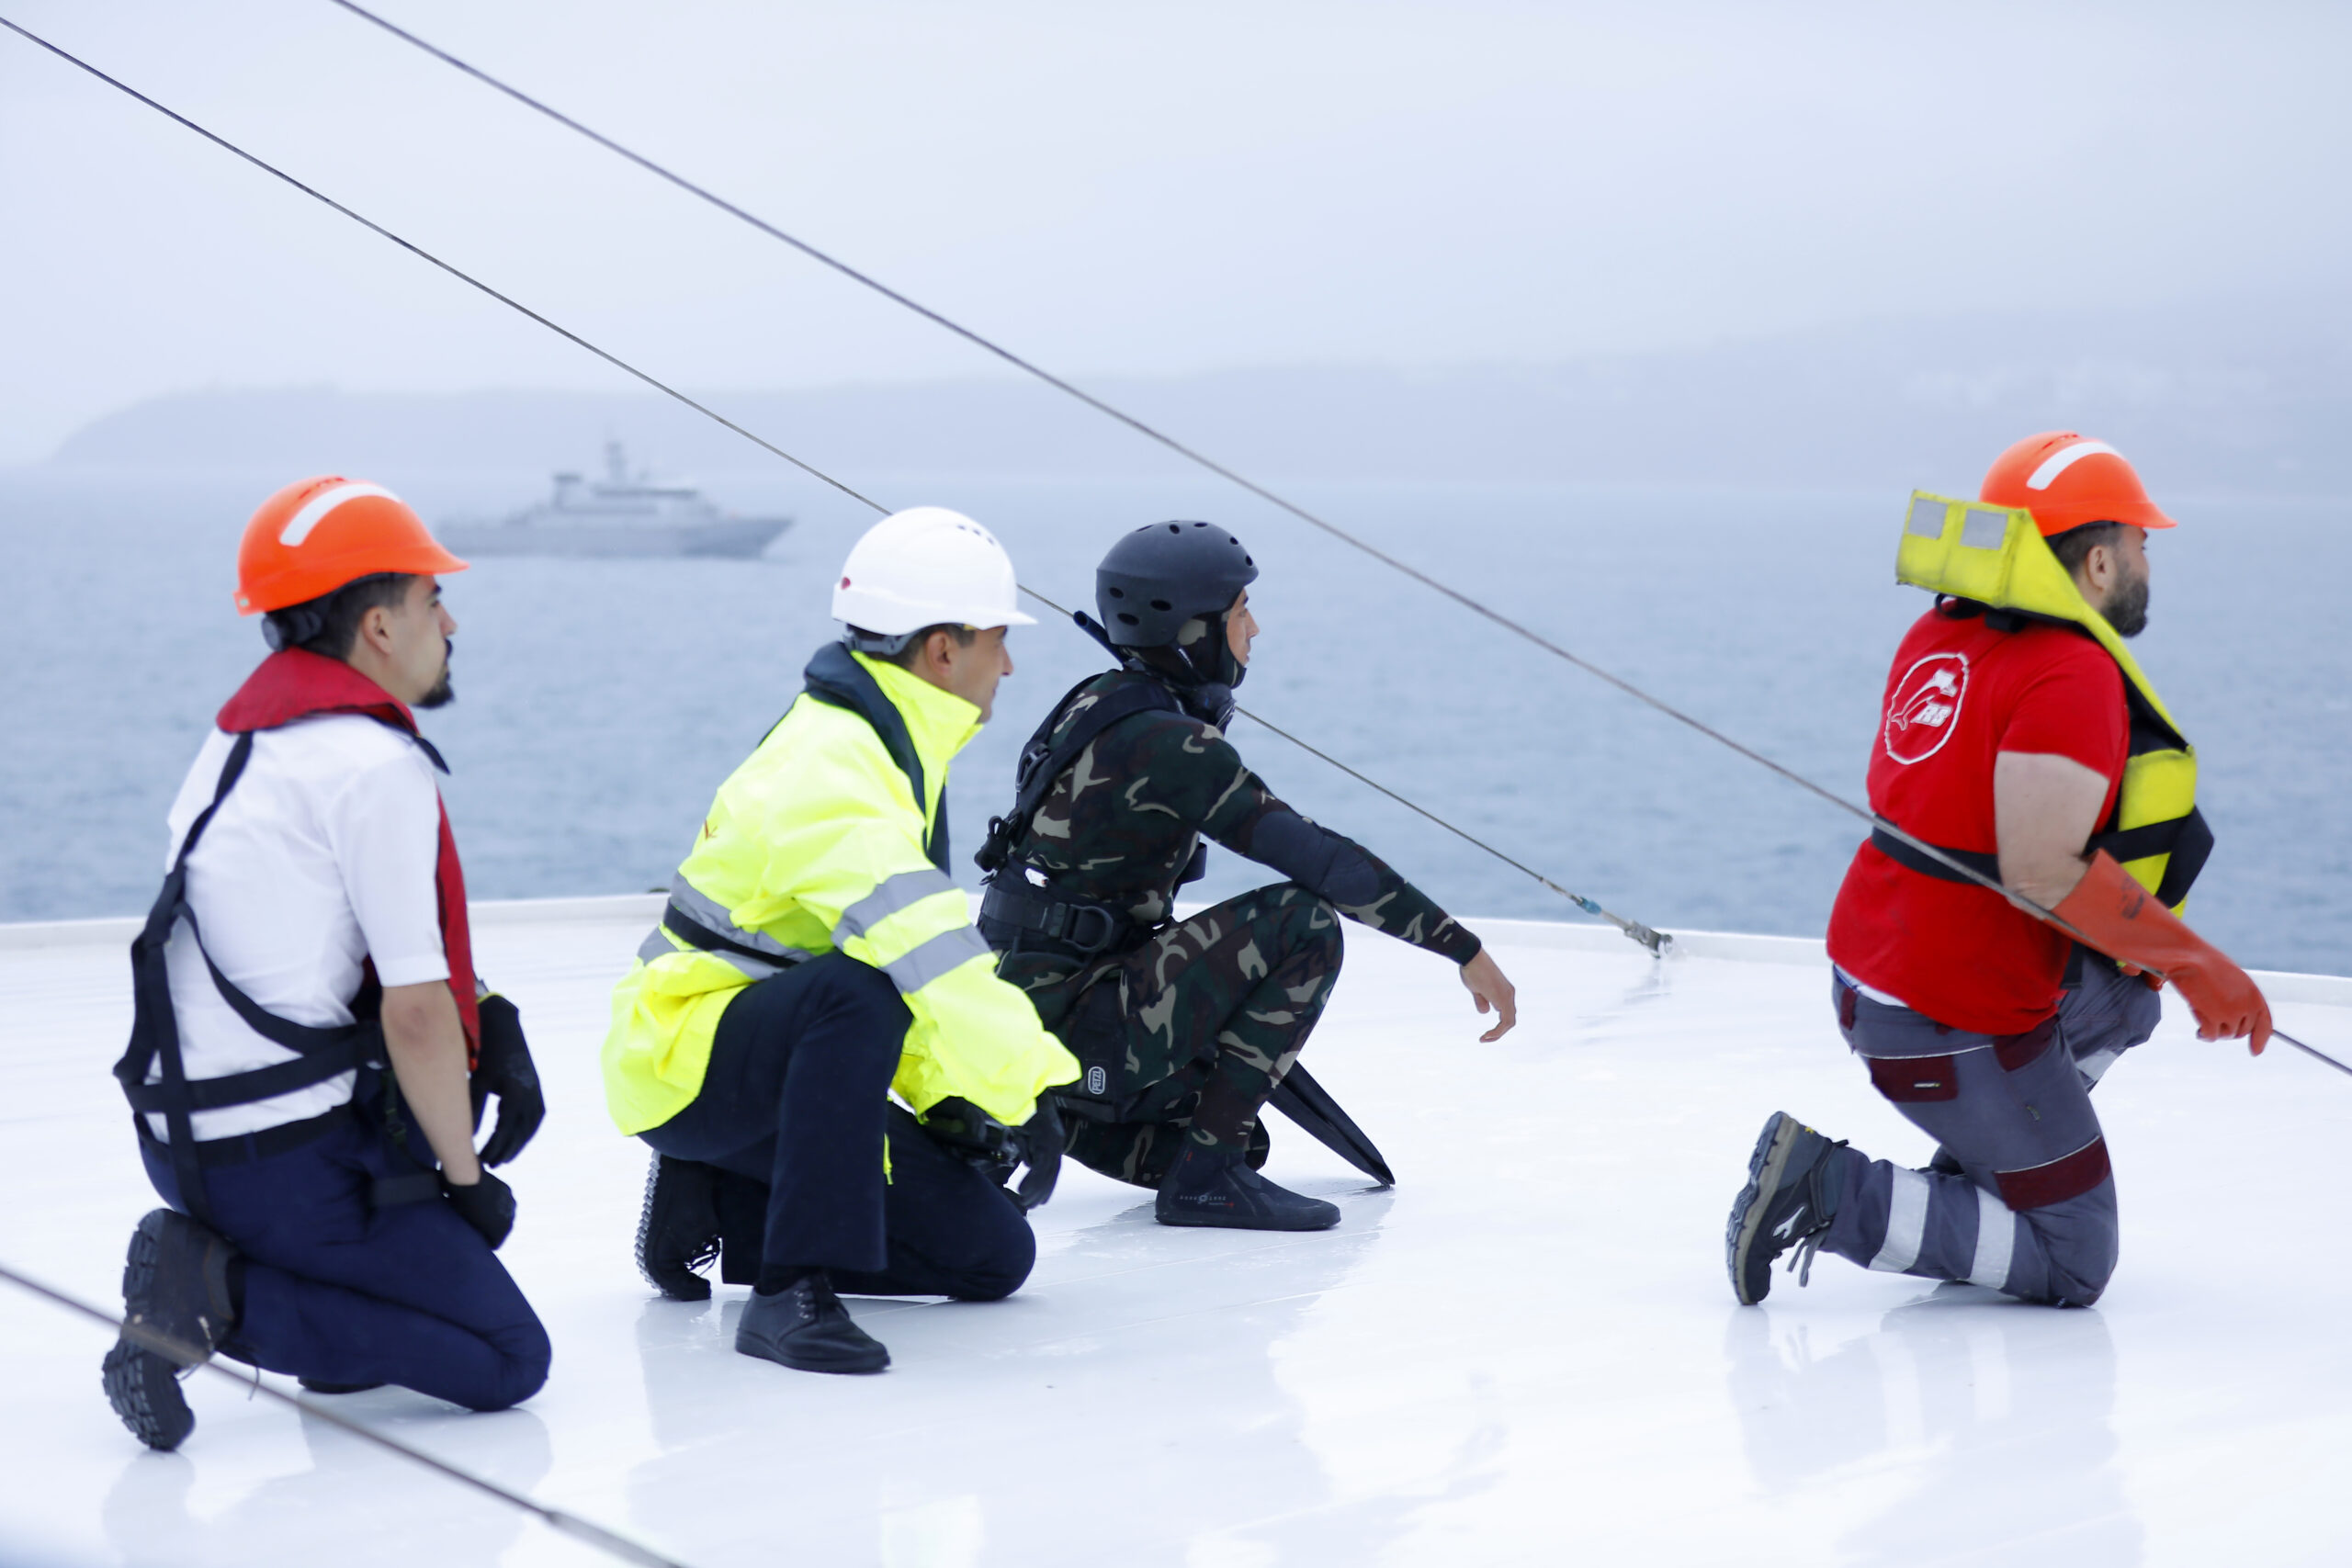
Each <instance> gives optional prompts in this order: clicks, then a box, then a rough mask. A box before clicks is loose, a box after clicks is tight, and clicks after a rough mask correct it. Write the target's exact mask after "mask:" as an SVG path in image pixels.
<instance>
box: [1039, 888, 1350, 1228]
mask: <svg viewBox="0 0 2352 1568" xmlns="http://www.w3.org/2000/svg"><path fill="white" fill-rule="evenodd" d="M1340 953H1341V946H1340V916H1339V912H1338V911H1337V910H1335V909H1333V908H1331V906H1330V904H1329V903H1328V902H1327V901H1325V900H1324V899H1322V898H1319V897H1317V896H1316V895H1314V894H1312V893H1309V892H1308V891H1307V890H1306V889H1305V888H1303V887H1301V886H1298V885H1297V884H1296V883H1294V882H1281V883H1276V884H1274V885H1273V886H1270V887H1261V888H1259V889H1257V890H1256V891H1255V892H1251V893H1246V894H1243V895H1242V896H1241V897H1238V898H1229V899H1227V901H1226V902H1224V903H1222V904H1218V905H1215V906H1213V907H1211V908H1206V909H1204V910H1202V911H1201V912H1200V913H1199V914H1197V915H1195V916H1193V918H1192V919H1189V920H1186V921H1184V922H1183V923H1182V924H1181V925H1176V926H1171V927H1170V928H1169V929H1168V930H1166V931H1161V932H1159V934H1158V935H1156V936H1154V937H1153V938H1152V939H1151V940H1150V941H1148V942H1145V943H1144V944H1143V945H1142V946H1141V947H1139V948H1137V949H1136V950H1135V951H1134V952H1133V953H1127V954H1125V956H1123V957H1122V958H1120V959H1118V960H1116V961H1115V962H1114V963H1113V964H1108V965H1105V966H1103V967H1100V968H1097V969H1095V970H1093V971H1091V973H1090V972H1080V973H1079V974H1076V975H1073V976H1070V978H1071V980H1072V981H1075V982H1078V983H1080V985H1082V986H1083V987H1084V992H1083V994H1082V995H1081V996H1080V998H1078V1000H1077V1002H1076V1004H1075V1005H1074V1006H1072V1007H1071V1008H1069V1010H1068V1011H1067V1013H1066V1014H1064V1015H1063V1018H1062V1021H1061V1023H1060V1024H1059V1026H1058V1027H1057V1030H1056V1032H1057V1033H1058V1034H1060V1035H1061V1036H1062V1038H1063V1040H1064V1042H1065V1043H1068V1044H1069V1047H1070V1049H1071V1051H1072V1052H1073V1053H1074V1054H1075V1055H1077V1056H1078V1058H1079V1060H1080V1064H1081V1065H1082V1066H1084V1067H1085V1068H1086V1069H1087V1071H1086V1075H1085V1077H1082V1078H1081V1079H1080V1082H1079V1083H1077V1084H1075V1085H1072V1086H1071V1089H1073V1090H1082V1091H1084V1092H1083V1094H1082V1095H1079V1096H1074V1097H1073V1101H1074V1103H1073V1105H1072V1114H1070V1115H1069V1116H1068V1117H1066V1118H1065V1120H1066V1121H1067V1122H1068V1123H1069V1152H1070V1154H1071V1155H1072V1156H1076V1157H1077V1158H1078V1159H1079V1160H1080V1162H1082V1163H1083V1164H1085V1165H1087V1166H1088V1167H1090V1168H1092V1169H1095V1170H1099V1171H1101V1172H1102V1173H1103V1175H1105V1176H1110V1177H1114V1178H1116V1179H1119V1180H1121V1181H1128V1182H1133V1183H1135V1184H1136V1186H1139V1187H1157V1186H1159V1179H1160V1178H1161V1177H1162V1176H1163V1175H1165V1174H1166V1173H1167V1170H1168V1168H1169V1166H1170V1164H1172V1163H1173V1162H1174V1161H1175V1158H1176V1156H1177V1154H1178V1153H1179V1152H1180V1151H1181V1150H1182V1146H1183V1144H1184V1142H1185V1141H1186V1140H1188V1139H1189V1140H1190V1141H1192V1142H1193V1143H1196V1144H1199V1145H1204V1146H1205V1147H1210V1148H1218V1147H1230V1148H1238V1149H1242V1150H1245V1151H1246V1152H1247V1153H1248V1155H1249V1156H1250V1164H1251V1165H1252V1166H1253V1167H1254V1166H1257V1165H1261V1164H1263V1163H1264V1161H1265V1151H1266V1147H1267V1136H1266V1132H1265V1129H1264V1128H1263V1126H1261V1124H1260V1117H1259V1114H1258V1112H1259V1109H1260V1108H1261V1107H1262V1106H1263V1105H1264V1104H1265V1102H1266V1100H1267V1097H1268V1096H1270V1095H1272V1093H1273V1092H1274V1089H1275V1087H1276V1086H1277V1085H1279V1084H1280V1083H1281V1082H1282V1080H1283V1074H1285V1073H1287V1072H1289V1071H1290V1066H1291V1064H1292V1063H1293V1062H1295V1061H1296V1060H1297V1059H1298V1053H1299V1050H1300V1048H1301V1047H1303V1046H1304V1045H1305V1044H1306V1036H1307V1034H1308V1032H1310V1031H1312V1030H1313V1029H1314V1027H1315V1021H1316V1020H1317V1019H1318V1018H1320V1017H1321V1016H1322V1015H1323V1006H1324V1004H1325V1002H1327V1001H1328V1000H1329V998H1330V995H1331V987H1332V985H1333V983H1334V982H1335V981H1337V980H1338V978H1339V975H1340ZM1098 1069H1099V1071H1098ZM1090 1110H1092V1111H1094V1114H1093V1115H1092V1116H1089V1115H1088V1114H1087V1112H1088V1111H1090ZM1111 1115H1115V1116H1116V1117H1117V1120H1116V1121H1109V1120H1105V1119H1104V1118H1105V1117H1106V1116H1111Z"/></svg>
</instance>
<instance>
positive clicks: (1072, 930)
mask: <svg viewBox="0 0 2352 1568" xmlns="http://www.w3.org/2000/svg"><path fill="white" fill-rule="evenodd" d="M1056 913H1057V914H1059V915H1060V916H1061V920H1060V924H1061V927H1062V929H1061V930H1060V931H1049V932H1048V933H1047V934H1048V935H1050V936H1052V937H1053V938H1054V940H1056V941H1057V942H1067V943H1068V944H1069V945H1070V946H1071V947H1074V948H1076V949H1078V950H1079V952H1080V953H1084V954H1085V955H1086V956H1087V957H1089V958H1091V957H1093V956H1094V955H1095V954H1096V953H1100V952H1102V951H1103V949H1104V948H1106V947H1108V946H1110V945H1111V944H1112V943H1113V942H1116V941H1117V940H1118V939H1119V930H1120V925H1121V922H1120V920H1119V918H1118V917H1117V916H1115V915H1114V914H1113V913H1111V911H1110V910H1108V909H1106V908H1103V907H1102V906H1101V905H1100V904H1064V905H1062V906H1061V907H1060V908H1058V909H1057V911H1056ZM1089 919H1092V920H1093V921H1094V922H1095V930H1096V934H1095V935H1093V936H1091V937H1084V936H1080V934H1079V932H1080V931H1081V930H1083V929H1084V928H1085V925H1086V923H1087V921H1088V920H1089Z"/></svg>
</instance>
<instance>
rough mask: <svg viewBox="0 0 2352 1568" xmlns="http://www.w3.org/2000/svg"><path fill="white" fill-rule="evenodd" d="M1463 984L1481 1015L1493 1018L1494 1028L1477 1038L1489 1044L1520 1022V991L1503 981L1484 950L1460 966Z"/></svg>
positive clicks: (1493, 962)
mask: <svg viewBox="0 0 2352 1568" xmlns="http://www.w3.org/2000/svg"><path fill="white" fill-rule="evenodd" d="M1462 984H1463V985H1464V987H1467V988H1468V990H1469V992H1470V998H1471V999H1472V1000H1473V1001H1475V1002H1476V1003H1477V1004H1478V1010H1479V1011H1480V1012H1482V1013H1486V1012H1491V1013H1494V1014H1495V1015H1496V1019H1495V1026H1494V1027H1493V1028H1492V1029H1489V1030H1488V1031H1487V1032H1486V1033H1484V1034H1481V1035H1480V1036H1478V1038H1479V1039H1480V1040H1481V1041H1483V1042H1484V1043H1487V1044H1489V1045H1491V1044H1493V1043H1495V1042H1496V1041H1498V1040H1500V1039H1501V1038H1502V1037H1503V1036H1504V1035H1506V1034H1509V1033H1510V1032H1511V1026H1512V1025H1513V1024H1515V1023H1517V1022H1518V1021H1519V992H1518V991H1517V990H1516V989H1515V988H1514V987H1512V985H1511V983H1510V981H1509V980H1508V979H1506V978H1504V976H1503V972H1502V966H1501V965H1500V964H1497V963H1496V962H1495V959H1494V955H1493V954H1492V953H1488V952H1487V951H1486V950H1485V949H1484V948H1481V949H1479V951H1478V956H1477V957H1476V958H1474V959H1472V960H1471V961H1470V962H1469V963H1467V964H1464V965H1463V966H1462Z"/></svg>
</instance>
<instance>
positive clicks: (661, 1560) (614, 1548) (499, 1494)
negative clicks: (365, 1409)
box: [0, 24, 685, 1568]
mask: <svg viewBox="0 0 2352 1568" xmlns="http://www.w3.org/2000/svg"><path fill="white" fill-rule="evenodd" d="M0 25H6V24H0ZM0 1280H6V1281H7V1282H8V1283H10V1284H12V1285H14V1286H16V1287H17V1289H18V1290H21V1291H24V1292H27V1293H28V1294H31V1295H36V1296H40V1297H41V1298H42V1299H44V1300H46V1301H49V1302H51V1303H54V1304H56V1305H58V1306H62V1307H63V1308H64V1309H65V1310H66V1311H68V1312H71V1313H78V1314H81V1315H82V1316H84V1317H86V1318H88V1319H90V1320H91V1321H93V1322H95V1323H100V1324H104V1325H106V1326H107V1327H108V1328H111V1329H113V1330H114V1331H115V1332H116V1333H117V1334H119V1335H120V1336H121V1337H123V1338H125V1339H128V1340H130V1342H131V1343H132V1344H134V1345H137V1346H138V1347H139V1348H141V1349H144V1350H152V1351H153V1352H154V1353H155V1354H156V1355H159V1356H161V1357H163V1358H164V1359H165V1360H167V1361H170V1362H172V1363H173V1364H174V1365H175V1366H180V1367H194V1368H197V1369H199V1370H201V1371H209V1372H213V1373H217V1374H218V1375H220V1376H221V1377H224V1378H227V1379H228V1380H229V1381H230V1382H233V1383H235V1384H236V1385H237V1386H238V1387H239V1388H242V1389H247V1390H251V1391H253V1392H255V1393H260V1394H262V1395H264V1396H265V1397H266V1398H270V1399H274V1400H276V1401H277V1402H278V1403H279V1404H289V1405H292V1406H293V1407H294V1408H295V1409H296V1410H299V1411H300V1412H301V1413H302V1414H303V1415H304V1416H308V1417H309V1418H310V1419H311V1420H313V1421H323V1422H325V1423H326V1424H327V1425H328V1426H330V1427H334V1428H335V1429H336V1430H337V1431H342V1432H348V1433H350V1434H351V1435H352V1436H353V1437H355V1438H358V1439H359V1440H360V1441H361V1442H364V1443H373V1444H374V1445H375V1446H376V1447H378V1448H379V1449H385V1450H390V1451H391V1452H392V1453H395V1454H398V1455H399V1456H400V1457H401V1458H402V1459H404V1460H407V1461H410V1462H411V1463H413V1464H420V1465H423V1466H424V1468H425V1469H427V1470H430V1471H433V1472H435V1473H437V1474H441V1475H446V1476H447V1477H448V1478H449V1479H450V1480H452V1481H454V1482H456V1483H458V1484H459V1485H460V1486H470V1487H472V1488H473V1489H474V1490H475V1491H477V1492H485V1493H488V1494H489V1495H491V1496H492V1497H494V1498H496V1499H497V1500H498V1501H500V1502H502V1503H504V1504H506V1505H508V1506H511V1507H515V1508H520V1509H521V1510H523V1512H525V1513H526V1514H529V1515H532V1516H533V1517H536V1518H537V1519H538V1520H539V1521H540V1522H541V1523H542V1524H544V1525H546V1526H547V1527H548V1529H552V1530H555V1531H556V1532H558V1533H559V1534H561V1535H568V1536H570V1537H571V1539H572V1540H577V1541H582V1542H584V1543H585V1544H587V1545H589V1546H593V1547H594V1548H595V1549H596V1550H597V1551H602V1552H605V1553H606V1554H607V1555H609V1556H613V1557H616V1558H618V1559H620V1560H621V1561H622V1562H633V1563H636V1564H638V1565H639V1568H685V1564H684V1563H682V1562H679V1561H678V1560H677V1559H676V1558H674V1557H664V1556H663V1555H662V1553H660V1552H658V1551H654V1550H652V1549H651V1548H650V1547H646V1546H640V1545H639V1544H638V1543H637V1542H636V1541H633V1540H629V1539H628V1537H627V1536H625V1535H618V1534H616V1533H615V1532H614V1531H612V1530H608V1529H605V1527H604V1526H602V1525H600V1524H596V1523H594V1522H593V1521H591V1520H588V1519H583V1518H582V1517H580V1516H579V1515H577V1514H574V1513H570V1512H567V1511H566V1510H564V1509H562V1508H557V1507H552V1506H548V1504H545V1503H542V1502H539V1501H538V1500H537V1499H536V1498H534V1497H531V1496H530V1495H527V1494H526V1493H521V1492H516V1491H513V1490H511V1489H509V1488H507V1487H504V1486H501V1485H500V1484H499V1483H497V1482H495V1481H491V1480H487V1479H485V1478H484V1477H482V1476H479V1475H476V1474H475V1473H473V1472H471V1471H469V1470H465V1469H462V1468H460V1467H459V1466H458V1465H454V1464H451V1463H450V1462H449V1461H447V1460H445V1459H439V1458H436V1457H435V1456H434V1455H432V1454H429V1453H427V1452H425V1451H424V1450H423V1449H419V1448H412V1447H411V1446H410V1445H408V1444H406V1443H404V1442H401V1440H400V1439H399V1438H394V1437H390V1436H388V1435H386V1434H385V1433H382V1432H379V1431H378V1430H377V1429H376V1428H375V1427H370V1426H368V1425H367V1424H366V1423H364V1422H359V1421H355V1420H353V1419H352V1418H351V1417H350V1416H345V1415H343V1414H341V1413H340V1412H338V1411H334V1410H329V1409H328V1408H327V1407H326V1406H325V1405H323V1404H313V1403H312V1402H311V1401H310V1400H307V1399H298V1398H296V1397H295V1396H294V1395H292V1394H290V1393H287V1392H286V1391H285V1390H283V1389H279V1388H273V1387H271V1386H270V1385H269V1384H267V1383H266V1382H262V1381H261V1378H260V1376H259V1375H258V1374H256V1375H254V1376H253V1377H251V1378H248V1377H246V1376H244V1375H243V1374H242V1373H239V1372H234V1371H230V1370H229V1368H227V1367H226V1366H223V1365H222V1364H221V1363H220V1361H218V1360H215V1359H212V1358H211V1357H209V1356H207V1355H206V1354H204V1353H203V1352H202V1351H200V1350H198V1348H196V1347H195V1346H193V1345H188V1344H185V1343H183V1342H181V1341H180V1340H177V1339H175V1338H172V1337H170V1336H168V1335H165V1334H161V1333H158V1332H157V1331H156V1330H154V1329H153V1328H150V1327H148V1326H147V1325H144V1324H137V1323H126V1322H124V1321H123V1320H122V1319H121V1318H119V1317H117V1316H115V1315H114V1314H112V1313H110V1312H107V1311H104V1310H102V1309H100V1308H98V1307H94V1306H92V1305H91V1304H90V1303H87V1302H85V1301H84V1300H82V1299H81V1298H80V1297H79V1296H74V1295H69V1294H67V1293H66V1292H63V1291H61V1290H59V1289H58V1288H57V1287H56V1286H54V1285H50V1284H44V1283H43V1282H42V1281H40V1280H36V1279H34V1278H32V1277H31V1276H30V1275H28V1274H22V1273H19V1272H17V1270H16V1269H11V1268H8V1267H7V1266H6V1265H5V1264H0Z"/></svg>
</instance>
